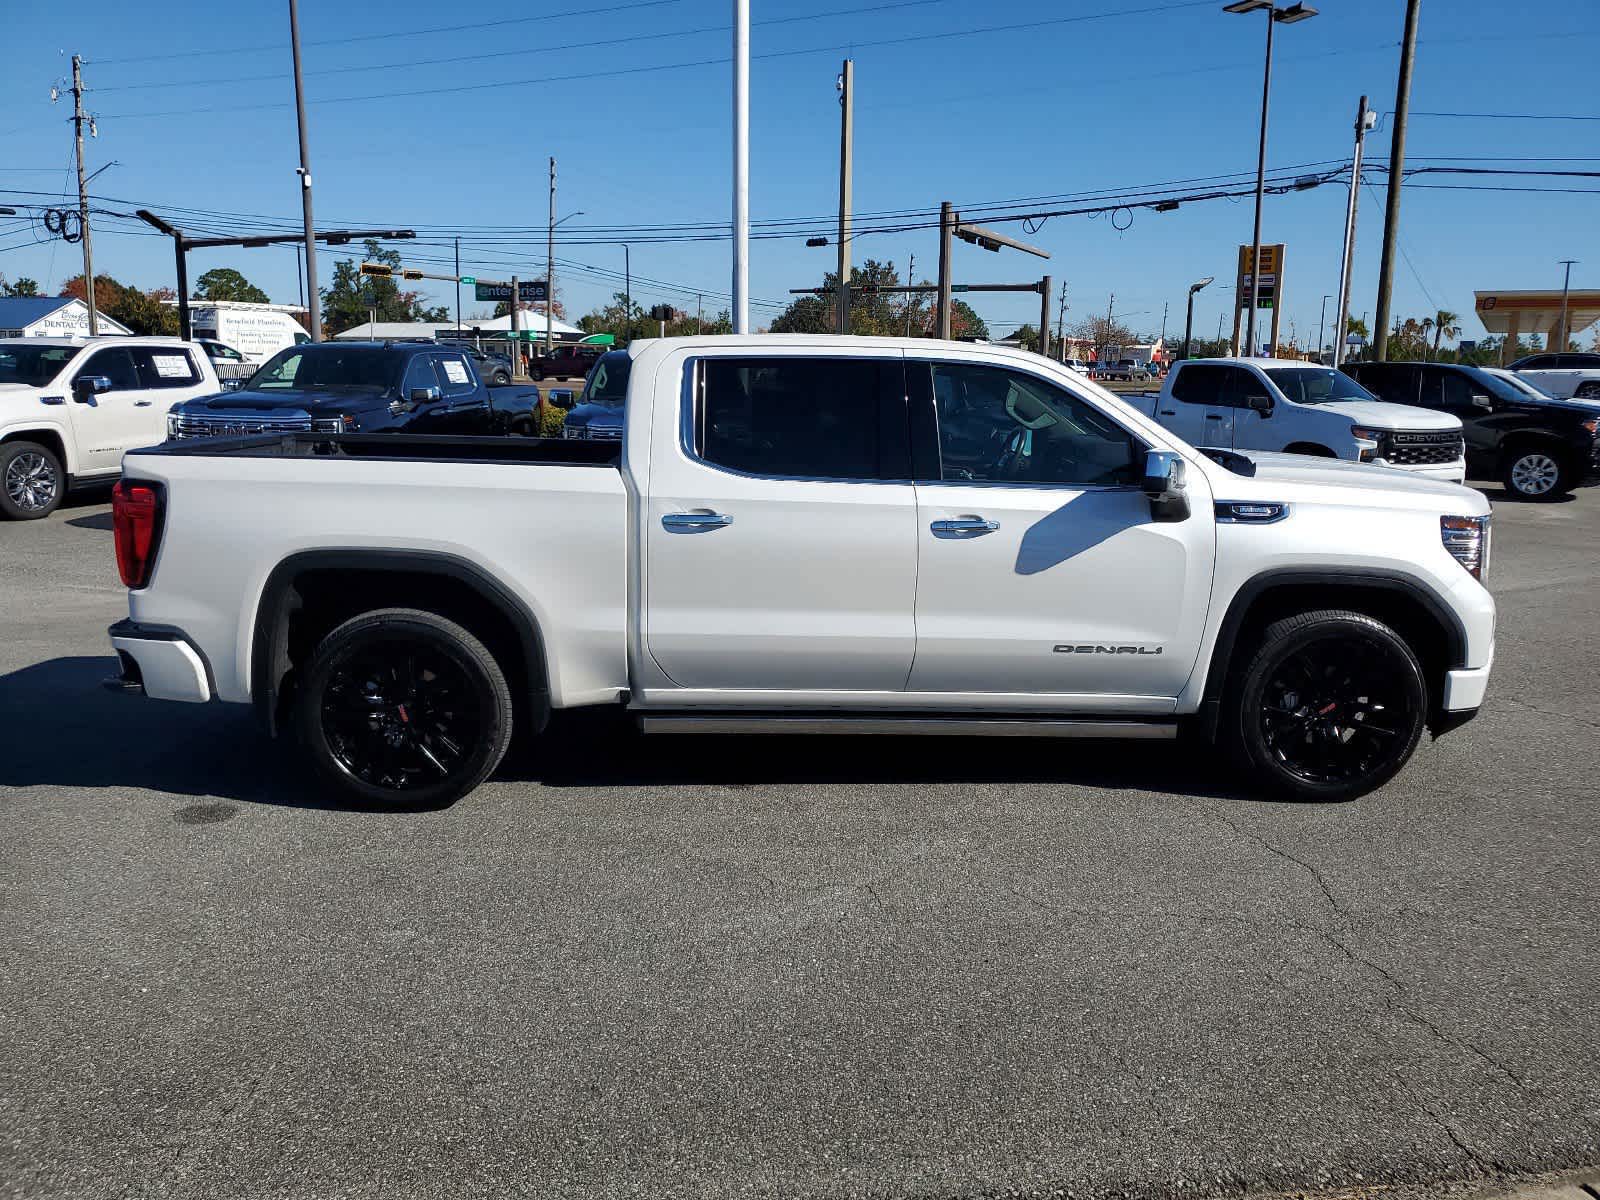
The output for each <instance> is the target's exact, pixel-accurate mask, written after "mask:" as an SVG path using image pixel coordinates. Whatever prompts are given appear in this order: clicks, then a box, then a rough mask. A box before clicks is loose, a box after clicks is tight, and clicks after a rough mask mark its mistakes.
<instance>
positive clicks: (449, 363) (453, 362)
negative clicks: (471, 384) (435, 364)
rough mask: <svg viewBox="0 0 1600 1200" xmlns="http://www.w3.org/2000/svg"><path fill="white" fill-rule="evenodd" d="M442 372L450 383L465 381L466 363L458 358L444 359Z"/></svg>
mask: <svg viewBox="0 0 1600 1200" xmlns="http://www.w3.org/2000/svg"><path fill="white" fill-rule="evenodd" d="M444 373H445V375H446V377H447V378H449V380H450V382H451V383H466V382H467V364H466V363H464V362H462V361H461V360H460V359H458V358H447V359H445V360H444Z"/></svg>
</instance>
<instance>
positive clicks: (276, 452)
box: [136, 432, 622, 467]
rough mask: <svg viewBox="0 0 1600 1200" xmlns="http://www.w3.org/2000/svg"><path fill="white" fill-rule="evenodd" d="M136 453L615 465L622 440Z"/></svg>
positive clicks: (384, 436)
mask: <svg viewBox="0 0 1600 1200" xmlns="http://www.w3.org/2000/svg"><path fill="white" fill-rule="evenodd" d="M136 453H138V454H141V455H144V454H158V455H177V456H182V457H201V458H362V459H378V460H382V461H388V462H462V461H465V462H482V463H537V464H543V465H547V466H580V467H616V466H617V465H618V464H619V462H620V460H621V456H622V445H621V443H620V442H600V441H587V440H583V441H578V440H573V441H564V440H562V439H559V438H525V437H458V436H457V437H444V436H431V437H430V436H425V435H420V434H408V433H304V432H297V433H263V434H248V435H245V436H241V437H226V438H192V439H186V440H184V441H176V442H163V443H162V444H160V445H158V446H151V447H149V448H148V449H145V450H139V451H136Z"/></svg>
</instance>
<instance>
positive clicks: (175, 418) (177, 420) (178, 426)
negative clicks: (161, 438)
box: [167, 412, 183, 440]
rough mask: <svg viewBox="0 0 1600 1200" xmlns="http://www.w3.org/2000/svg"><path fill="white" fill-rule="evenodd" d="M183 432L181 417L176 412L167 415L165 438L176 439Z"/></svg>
mask: <svg viewBox="0 0 1600 1200" xmlns="http://www.w3.org/2000/svg"><path fill="white" fill-rule="evenodd" d="M182 431H183V417H182V416H180V415H179V414H178V413H176V412H169V413H168V414H167V438H168V439H169V440H170V439H172V438H176V437H177V436H178V435H179V434H180V433H181V432H182Z"/></svg>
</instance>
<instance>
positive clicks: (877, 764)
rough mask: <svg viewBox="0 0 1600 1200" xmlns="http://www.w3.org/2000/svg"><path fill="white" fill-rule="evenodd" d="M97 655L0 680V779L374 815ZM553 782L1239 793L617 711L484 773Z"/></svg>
mask: <svg viewBox="0 0 1600 1200" xmlns="http://www.w3.org/2000/svg"><path fill="white" fill-rule="evenodd" d="M116 670H117V662H116V660H115V659H114V658H111V657H75V658H57V659H52V660H50V661H48V662H42V663H36V664H34V665H32V666H28V667H24V668H22V669H21V670H20V671H14V672H12V673H11V674H9V675H4V676H0V728H3V729H4V730H5V731H6V735H7V749H6V751H5V752H4V753H3V754H0V787H54V788H106V789H112V790H121V791H130V790H149V791H159V792H168V793H173V794H177V795H183V796H214V797H220V798H223V799H229V800H237V801H241V802H245V803H251V804H271V805H281V806H288V807H299V808H314V809H349V810H351V811H366V812H371V811H376V810H375V809H373V808H372V806H368V805H361V804H355V803H351V802H347V801H345V800H344V799H342V798H340V797H337V796H334V795H331V794H329V793H328V792H326V791H324V790H323V789H322V788H320V787H319V786H318V785H317V784H316V783H315V782H314V781H313V780H312V779H311V777H310V776H309V775H308V774H307V773H306V772H305V771H304V770H303V769H302V768H301V766H300V765H299V763H298V761H297V760H296V758H295V756H294V754H293V753H292V752H290V747H289V746H287V745H286V744H284V743H281V742H280V743H274V742H272V741H270V740H269V739H268V738H267V736H266V735H265V733H263V732H262V731H261V729H260V728H259V727H258V726H257V725H256V723H255V719H254V716H253V715H252V714H251V712H250V710H249V709H248V708H246V707H245V706H243V705H231V704H230V705H222V704H176V703H163V702H159V701H152V700H147V699H145V698H143V697H138V696H125V695H119V694H117V693H114V692H110V691H107V690H106V689H105V688H103V687H102V686H101V681H102V680H104V679H106V678H108V677H110V676H112V675H114V674H116ZM494 782H499V783H527V784H539V785H543V786H546V787H552V788H585V787H634V786H656V787H661V786H669V787H670V786H705V785H720V786H725V787H751V788H754V787H762V786H782V785H797V784H874V783H881V784H941V783H1046V784H1058V785H1062V786H1068V787H1085V788H1106V789H1114V790H1134V791H1149V792H1159V793H1170V794H1177V795H1190V796H1207V797H1220V798H1228V799H1245V798H1248V793H1247V792H1246V791H1245V790H1244V789H1242V788H1240V787H1239V786H1237V785H1236V784H1235V783H1234V781H1233V780H1232V778H1231V777H1230V775H1229V774H1228V772H1226V771H1225V770H1224V769H1223V768H1222V767H1221V766H1220V765H1218V763H1217V762H1216V758H1215V756H1213V755H1210V754H1206V753H1200V752H1197V751H1196V749H1195V748H1194V747H1190V746H1185V745H1182V744H1180V743H1170V742H1149V741H1139V742H1098V741H1078V740H1057V739H1050V738H1041V739H1032V738H961V737H950V738H928V737H870V736H856V737H843V736H839V737H818V736H812V737H785V736H747V737H727V736H714V737H712V736H706V737H696V736H675V737H674V736H656V737H648V738H647V737H644V736H642V735H640V734H639V733H638V732H637V731H636V730H635V729H634V727H633V725H632V723H631V721H629V720H628V719H627V718H626V717H625V716H624V715H622V714H621V713H582V714H580V713H560V714H557V716H556V718H555V719H554V720H553V721H552V722H551V726H550V728H549V730H548V731H547V733H546V736H544V737H542V738H539V739H538V740H537V741H534V742H531V743H527V744H523V745H520V746H518V747H515V748H514V749H513V751H512V754H511V756H510V757H509V758H508V759H507V761H506V763H505V764H504V765H502V767H501V769H500V770H499V771H498V772H497V773H496V775H495V776H494V779H493V780H492V781H491V783H494Z"/></svg>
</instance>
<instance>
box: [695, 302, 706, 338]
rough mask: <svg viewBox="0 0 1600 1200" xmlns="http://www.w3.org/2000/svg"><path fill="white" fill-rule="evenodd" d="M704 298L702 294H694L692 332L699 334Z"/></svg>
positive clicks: (703, 312)
mask: <svg viewBox="0 0 1600 1200" xmlns="http://www.w3.org/2000/svg"><path fill="white" fill-rule="evenodd" d="M705 307H706V298H705V294H704V293H703V292H696V293H695V294H694V331H695V332H696V333H699V332H701V330H700V323H701V321H702V319H703V318H704V317H705Z"/></svg>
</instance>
